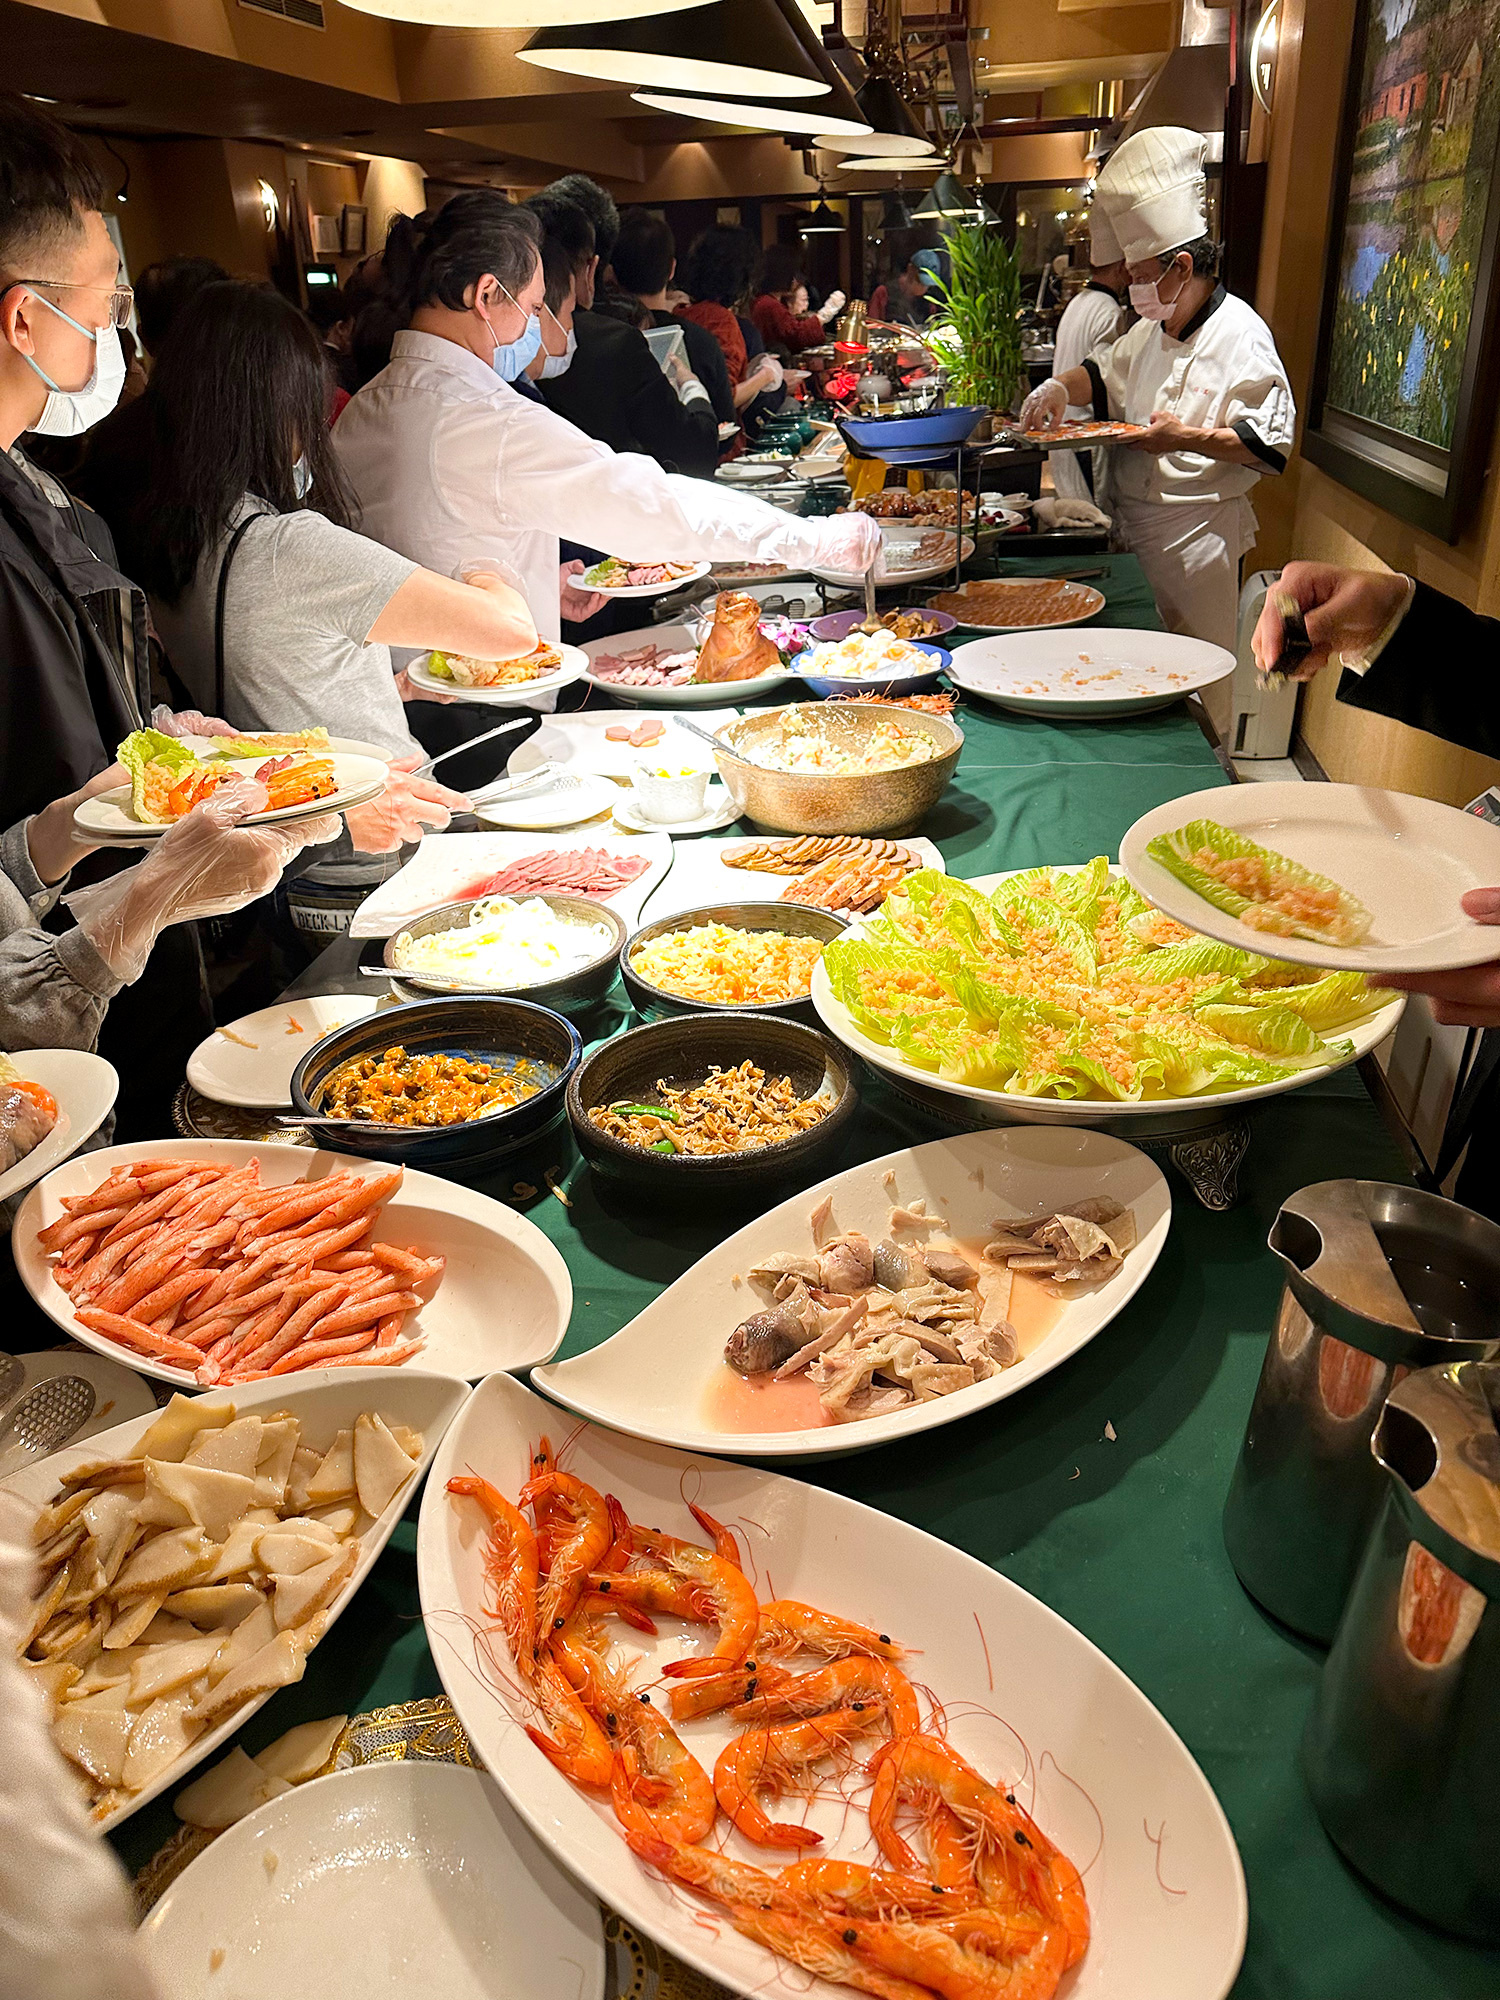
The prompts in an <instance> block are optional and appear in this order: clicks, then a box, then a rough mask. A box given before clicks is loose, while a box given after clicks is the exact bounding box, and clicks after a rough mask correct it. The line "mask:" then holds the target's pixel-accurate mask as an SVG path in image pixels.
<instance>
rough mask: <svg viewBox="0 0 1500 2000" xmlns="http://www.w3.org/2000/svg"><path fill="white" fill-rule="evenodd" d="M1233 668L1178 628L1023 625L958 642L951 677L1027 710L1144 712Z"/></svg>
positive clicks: (1220, 652)
mask: <svg viewBox="0 0 1500 2000" xmlns="http://www.w3.org/2000/svg"><path fill="white" fill-rule="evenodd" d="M1233 672H1234V655H1233V653H1230V652H1226V650H1225V649H1224V647H1222V646H1210V645H1209V644H1207V642H1206V641H1204V640H1202V639H1187V638H1184V637H1183V636H1182V635H1181V634H1180V633H1177V632H1137V631H1130V632H1111V631H1103V632H1097V631H1096V632H1066V633H1055V632H1016V633H1012V634H1008V635H1007V636H1006V637H1004V638H996V639H976V640H974V641H973V642H972V643H971V644H970V645H967V646H958V647H956V648H955V649H954V653H953V663H952V665H951V666H950V667H949V669H948V678H949V680H950V681H952V682H954V683H955V684H956V685H957V686H958V687H961V688H963V689H965V690H966V691H967V692H968V693H970V694H979V695H983V696H984V697H985V699H986V700H987V701H993V702H997V703H998V704H999V705H1000V707H1001V708H1009V709H1014V710H1015V711H1016V712H1017V713H1018V714H1021V715H1056V716H1083V717H1088V716H1101V717H1102V716H1109V715H1144V714H1145V713H1146V712H1147V711H1148V710H1150V709H1153V708H1165V707H1166V706H1167V705H1168V704H1169V703H1170V702H1174V701H1181V700H1182V699H1183V697H1184V696H1185V695H1190V694H1193V693H1195V692H1196V690H1197V689H1199V688H1205V687H1210V686H1212V685H1213V683H1214V682H1215V681H1221V680H1223V679H1224V677H1225V676H1226V675H1227V674H1232V673H1233Z"/></svg>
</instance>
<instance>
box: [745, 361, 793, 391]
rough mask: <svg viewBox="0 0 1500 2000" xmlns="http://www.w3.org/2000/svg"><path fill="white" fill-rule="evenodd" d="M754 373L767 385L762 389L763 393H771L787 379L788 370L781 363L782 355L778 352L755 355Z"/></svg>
mask: <svg viewBox="0 0 1500 2000" xmlns="http://www.w3.org/2000/svg"><path fill="white" fill-rule="evenodd" d="M753 373H754V374H755V375H757V376H758V377H759V378H760V380H761V381H762V382H764V383H765V385H766V386H765V388H764V389H763V390H762V391H761V393H762V395H769V394H770V392H771V391H772V390H773V389H780V388H781V387H782V386H783V385H784V383H785V381H786V370H785V368H783V367H782V365H781V357H780V356H779V355H776V354H769V353H767V354H758V355H757V356H756V357H755V368H754V370H753Z"/></svg>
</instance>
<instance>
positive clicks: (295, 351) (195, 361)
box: [134, 279, 352, 604]
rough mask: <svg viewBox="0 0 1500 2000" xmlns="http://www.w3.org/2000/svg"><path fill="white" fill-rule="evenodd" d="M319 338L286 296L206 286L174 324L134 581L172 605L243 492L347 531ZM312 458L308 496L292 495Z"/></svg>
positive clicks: (238, 285) (253, 288)
mask: <svg viewBox="0 0 1500 2000" xmlns="http://www.w3.org/2000/svg"><path fill="white" fill-rule="evenodd" d="M328 398H329V382H328V375H327V372H326V368H325V364H324V360H323V351H322V348H321V347H320V345H319V343H318V336H317V334H316V333H315V332H314V331H313V329H312V327H311V326H310V325H309V324H308V322H307V321H306V320H305V319H304V318H303V316H302V314H301V313H300V312H298V310H297V308H296V307H295V306H294V305H292V304H291V302H290V301H289V300H287V299H284V298H283V297H282V296H281V294H280V292H277V291H273V290H272V289H271V287H270V286H268V285H256V284H249V283H245V282H243V281H239V280H234V279H231V280H230V281H229V282H228V283H225V284H216V285H205V286H204V288H203V289H202V291H200V292H199V293H197V295H196V296H195V297H194V298H193V299H192V300H190V302H189V303H188V304H187V305H186V306H185V307H184V308H183V310H182V313H181V315H180V316H179V318H178V319H177V320H176V321H175V323H174V324H173V327H172V331H171V333H170V334H169V335H168V337H167V340H166V343H165V345H164V346H163V348H162V352H161V356H160V358H159V359H158V361H157V364H156V367H155V369H154V371H153V373H152V376H151V389H150V402H151V410H152V438H151V466H150V478H149V481H148V484H147V488H146V492H145V495H144V498H143V501H142V503H141V507H140V511H139V516H138V519H137V521H136V522H135V524H134V525H135V527H136V530H137V535H136V540H137V545H138V547H139V550H140V555H139V559H138V561H139V567H140V569H141V572H142V574H141V575H140V576H138V577H137V578H136V581H137V582H138V583H141V584H143V585H144V586H145V588H146V589H147V590H149V591H150V592H152V593H153V595H155V596H157V597H160V598H162V599H163V600H164V601H165V602H166V603H168V604H175V603H176V601H177V600H178V598H180V597H181V595H182V593H183V591H184V590H186V589H187V587H188V585H189V584H190V583H191V582H192V580H193V577H194V576H195V574H196V573H197V570H198V565H199V563H200V561H201V560H202V558H203V555H204V552H205V551H206V550H211V549H214V548H216V547H217V546H218V545H219V543H220V542H221V541H222V540H223V538H224V536H225V535H226V534H227V533H228V532H229V526H230V522H231V521H232V519H233V517H234V512H235V509H236V508H237V507H238V506H239V503H240V502H241V500H243V499H244V498H245V496H246V494H252V495H253V496H254V497H255V498H256V499H258V500H263V501H265V502H266V504H267V505H268V506H270V507H272V508H274V509H275V511H276V512H277V513H278V514H292V513H295V512H297V511H298V510H299V509H300V508H303V507H315V508H316V509H317V511H318V512H319V513H321V514H326V515H327V516H328V518H329V519H330V520H332V521H337V522H338V523H339V524H340V526H347V525H348V524H349V521H350V518H351V514H352V508H351V503H350V498H349V490H348V487H347V485H346V483H345V481H344V477H343V475H342V473H341V472H340V470H339V463H338V459H337V458H336V457H335V455H334V451H333V446H332V444H331V443H330V441H329V436H328ZM303 457H305V458H306V460H307V465H308V469H309V471H310V472H311V473H312V490H311V492H310V494H309V495H308V497H307V498H306V499H299V498H298V497H297V490H296V486H295V485H294V483H293V467H294V466H295V465H296V463H297V461H298V459H299V458H303Z"/></svg>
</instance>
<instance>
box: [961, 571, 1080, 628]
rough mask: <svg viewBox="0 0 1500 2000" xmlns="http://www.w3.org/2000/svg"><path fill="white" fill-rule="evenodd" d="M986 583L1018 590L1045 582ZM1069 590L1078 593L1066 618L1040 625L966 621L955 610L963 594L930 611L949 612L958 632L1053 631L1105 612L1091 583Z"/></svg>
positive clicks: (1024, 579) (1018, 579) (1008, 580)
mask: <svg viewBox="0 0 1500 2000" xmlns="http://www.w3.org/2000/svg"><path fill="white" fill-rule="evenodd" d="M989 581H993V582H1000V583H1004V584H1009V585H1013V586H1015V587H1016V588H1017V589H1019V588H1021V587H1022V586H1023V585H1026V584H1032V583H1045V582H1046V581H1047V579H1046V578H1045V577H1035V576H1012V577H1001V578H993V579H989ZM1072 588H1073V589H1074V591H1075V592H1077V596H1076V598H1074V599H1073V600H1072V602H1073V604H1074V609H1073V610H1072V611H1070V612H1069V613H1068V615H1067V617H1066V618H1047V619H1043V620H1042V621H1041V622H1040V623H1036V622H1033V623H1032V624H1029V625H983V624H981V623H980V622H979V620H978V619H977V618H966V617H965V616H964V614H963V612H962V610H960V609H959V608H958V607H959V604H960V602H961V600H962V598H963V592H962V591H959V592H958V593H957V594H956V595H954V596H953V597H952V599H951V601H950V602H948V603H946V604H934V605H933V606H932V607H931V609H932V610H934V611H946V612H948V613H950V614H951V616H953V617H954V618H956V619H957V620H958V625H959V630H960V631H962V632H1055V631H1057V630H1059V629H1060V628H1061V627H1062V626H1064V625H1081V624H1083V622H1084V620H1085V619H1088V618H1097V617H1098V615H1099V613H1100V612H1101V611H1102V610H1103V609H1104V605H1105V601H1106V600H1105V596H1104V592H1103V591H1102V590H1095V588H1094V586H1093V585H1092V584H1091V583H1075V584H1074V585H1073V586H1072Z"/></svg>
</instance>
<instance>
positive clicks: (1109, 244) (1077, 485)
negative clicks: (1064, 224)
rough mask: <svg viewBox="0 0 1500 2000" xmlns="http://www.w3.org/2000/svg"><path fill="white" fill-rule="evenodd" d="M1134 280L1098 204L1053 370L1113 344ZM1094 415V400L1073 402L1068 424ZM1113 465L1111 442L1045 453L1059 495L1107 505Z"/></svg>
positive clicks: (1065, 309)
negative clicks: (1085, 273)
mask: <svg viewBox="0 0 1500 2000" xmlns="http://www.w3.org/2000/svg"><path fill="white" fill-rule="evenodd" d="M1129 283H1130V273H1129V272H1128V271H1127V270H1126V268H1125V257H1124V253H1123V252H1122V251H1121V249H1120V239H1119V238H1118V237H1117V236H1116V235H1115V232H1114V230H1113V229H1112V228H1111V226H1110V223H1109V218H1108V217H1107V216H1106V215H1105V214H1104V212H1103V210H1102V209H1100V208H1097V207H1096V208H1095V209H1094V210H1093V212H1092V214H1091V215H1090V217H1089V281H1088V283H1087V284H1086V285H1085V286H1084V288H1083V290H1082V291H1081V292H1075V293H1074V294H1073V296H1072V298H1070V299H1069V300H1068V303H1067V304H1066V305H1065V306H1064V307H1063V316H1062V318H1061V319H1060V320H1059V321H1058V322H1057V351H1056V353H1055V354H1054V355H1053V358H1052V372H1053V374H1054V375H1066V374H1067V372H1068V370H1069V369H1070V368H1079V367H1081V366H1082V365H1083V363H1084V361H1085V360H1086V359H1087V358H1088V356H1089V355H1091V354H1094V353H1096V352H1097V351H1098V350H1099V349H1100V348H1103V347H1113V346H1114V344H1115V342H1116V341H1117V340H1118V339H1119V337H1120V335H1121V333H1122V332H1123V331H1124V328H1125V307H1124V303H1123V301H1124V298H1125V291H1126V287H1127V286H1128V285H1129ZM1093 414H1094V411H1093V405H1092V404H1090V403H1070V404H1069V405H1068V409H1067V418H1068V421H1069V423H1079V422H1081V421H1082V420H1083V419H1084V418H1086V417H1091V416H1092V415H1093ZM1108 464H1109V447H1108V446H1107V445H1099V446H1097V447H1096V448H1095V449H1094V450H1093V451H1054V452H1049V453H1048V455H1047V469H1048V471H1049V472H1050V473H1051V474H1052V485H1053V489H1054V491H1055V492H1056V494H1057V496H1058V498H1059V499H1060V500H1090V501H1092V502H1093V503H1094V505H1095V506H1096V507H1104V506H1106V501H1105V499H1104V497H1103V495H1104V480H1105V472H1106V468H1107V467H1108Z"/></svg>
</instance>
